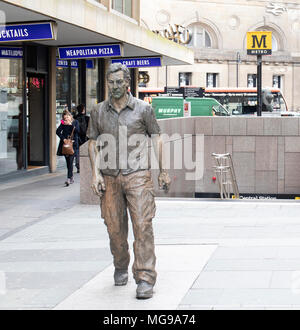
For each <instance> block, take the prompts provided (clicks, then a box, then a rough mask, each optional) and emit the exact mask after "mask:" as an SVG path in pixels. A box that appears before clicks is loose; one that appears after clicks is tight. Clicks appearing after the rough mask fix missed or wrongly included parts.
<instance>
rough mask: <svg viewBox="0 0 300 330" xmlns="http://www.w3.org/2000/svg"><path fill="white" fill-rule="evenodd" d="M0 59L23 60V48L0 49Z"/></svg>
mask: <svg viewBox="0 0 300 330" xmlns="http://www.w3.org/2000/svg"><path fill="white" fill-rule="evenodd" d="M0 58H23V48H22V47H0Z"/></svg>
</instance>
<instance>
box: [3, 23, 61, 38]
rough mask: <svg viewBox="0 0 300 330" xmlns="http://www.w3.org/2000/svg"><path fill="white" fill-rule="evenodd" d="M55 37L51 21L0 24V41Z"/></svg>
mask: <svg viewBox="0 0 300 330" xmlns="http://www.w3.org/2000/svg"><path fill="white" fill-rule="evenodd" d="M49 39H55V33H54V32H53V25H52V22H46V23H33V24H14V25H0V42H10V41H31V40H49Z"/></svg>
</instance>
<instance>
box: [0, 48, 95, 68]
mask: <svg viewBox="0 0 300 330" xmlns="http://www.w3.org/2000/svg"><path fill="white" fill-rule="evenodd" d="M0 49H1V48H0ZM56 66H57V67H58V68H68V67H69V61H68V60H59V59H56ZM78 67H79V65H78V61H77V60H73V61H71V68H73V69H78ZM86 68H87V69H94V62H93V60H86Z"/></svg>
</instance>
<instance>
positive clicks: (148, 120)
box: [144, 106, 160, 136]
mask: <svg viewBox="0 0 300 330" xmlns="http://www.w3.org/2000/svg"><path fill="white" fill-rule="evenodd" d="M144 121H145V125H146V132H147V134H148V135H149V136H151V135H154V134H160V127H159V125H158V122H157V119H156V117H155V113H154V110H153V108H152V107H151V106H147V107H146V108H145V110H144Z"/></svg>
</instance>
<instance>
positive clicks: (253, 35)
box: [247, 31, 272, 55]
mask: <svg viewBox="0 0 300 330" xmlns="http://www.w3.org/2000/svg"><path fill="white" fill-rule="evenodd" d="M247 54H248V55H271V54H272V32H271V31H254V32H247Z"/></svg>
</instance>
